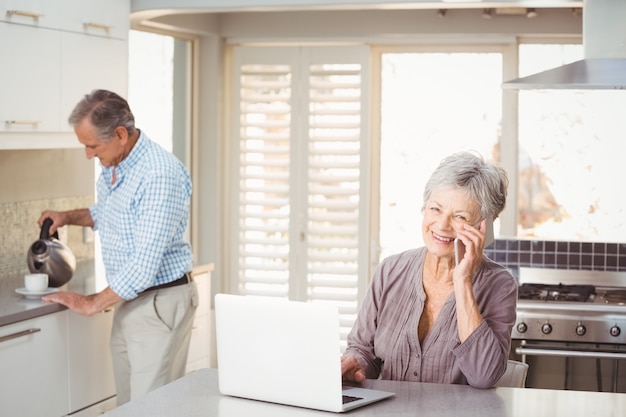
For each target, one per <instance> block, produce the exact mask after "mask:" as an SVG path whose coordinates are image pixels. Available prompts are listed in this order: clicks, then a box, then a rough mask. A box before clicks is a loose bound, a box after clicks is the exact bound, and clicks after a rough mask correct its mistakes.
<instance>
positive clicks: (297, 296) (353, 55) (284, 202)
mask: <svg viewBox="0 0 626 417" xmlns="http://www.w3.org/2000/svg"><path fill="white" fill-rule="evenodd" d="M234 49H235V50H234V54H233V62H234V64H235V65H234V69H235V71H234V72H235V74H236V76H235V77H234V80H233V97H235V100H233V104H234V108H233V111H234V114H233V116H234V117H233V122H234V125H233V128H232V131H233V132H234V136H235V137H234V138H233V139H234V140H233V146H234V147H235V149H233V151H234V152H236V154H238V155H240V157H239V160H238V161H239V163H238V165H237V166H236V167H233V168H234V169H233V174H234V178H236V180H235V182H234V184H235V188H236V190H237V191H236V192H235V193H234V199H235V200H236V201H234V202H233V204H234V206H235V208H236V210H237V214H238V215H237V216H235V217H236V221H234V222H233V224H235V229H236V230H235V231H234V233H233V234H232V236H234V237H235V240H236V243H235V244H234V246H233V248H234V251H233V260H232V261H233V263H232V266H233V268H234V269H233V270H234V271H236V274H233V277H234V281H235V282H233V288H236V289H237V292H239V293H241V294H250V295H265V296H276V297H285V298H286V297H288V298H290V299H292V300H299V301H310V302H325V303H333V304H335V305H338V306H339V307H340V313H341V328H342V340H343V339H345V335H346V334H347V332H348V331H349V330H350V328H351V327H352V324H353V322H354V319H355V317H356V313H357V309H358V303H359V301H360V299H361V298H362V297H363V295H364V290H365V289H366V288H367V282H368V278H369V277H368V276H367V274H368V268H367V266H368V261H369V259H368V253H369V247H368V244H367V242H368V241H369V238H368V216H367V214H368V213H367V209H366V207H367V205H366V203H367V192H368V190H369V176H368V175H366V174H367V169H365V168H364V167H367V166H368V165H369V159H368V155H369V152H368V147H369V136H368V135H367V129H366V128H364V126H367V120H366V119H367V117H365V116H366V114H365V111H364V109H366V108H367V107H366V105H365V103H366V99H367V96H366V94H364V88H363V85H366V84H367V81H368V80H367V74H368V72H367V62H368V61H367V59H368V58H367V57H368V54H367V50H366V49H365V48H361V47H349V48H348V47H235V48H234Z"/></svg>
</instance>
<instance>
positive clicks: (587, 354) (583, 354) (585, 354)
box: [515, 346, 626, 359]
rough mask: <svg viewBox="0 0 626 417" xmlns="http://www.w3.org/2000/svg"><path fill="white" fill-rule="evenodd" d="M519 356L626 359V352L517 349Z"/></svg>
mask: <svg viewBox="0 0 626 417" xmlns="http://www.w3.org/2000/svg"><path fill="white" fill-rule="evenodd" d="M515 353H517V354H518V355H529V356H570V357H574V358H601V359H626V352H624V353H618V352H597V351H582V350H568V349H537V348H527V347H521V346H520V347H517V348H515Z"/></svg>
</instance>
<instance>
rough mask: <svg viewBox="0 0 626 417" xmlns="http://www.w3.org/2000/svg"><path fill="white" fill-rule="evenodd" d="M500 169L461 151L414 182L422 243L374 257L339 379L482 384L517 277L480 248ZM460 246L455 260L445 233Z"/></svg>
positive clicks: (503, 361)
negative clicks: (377, 260)
mask: <svg viewBox="0 0 626 417" xmlns="http://www.w3.org/2000/svg"><path fill="white" fill-rule="evenodd" d="M507 187H508V178H507V175H506V172H505V171H504V170H503V169H502V168H501V167H499V166H497V165H495V164H493V163H490V162H486V161H485V160H483V158H482V157H480V156H478V155H476V154H474V153H469V152H462V153H457V154H453V155H451V156H449V157H447V158H445V159H444V160H443V161H442V162H441V164H440V165H439V167H438V168H437V169H436V170H435V171H434V172H433V174H432V176H431V177H430V179H429V180H428V182H427V184H426V187H425V189H424V206H423V208H422V211H423V221H422V235H423V238H424V242H425V246H423V247H420V248H418V249H412V250H408V251H405V252H403V253H400V254H397V255H392V256H390V257H388V258H386V259H384V260H383V261H382V262H381V264H380V265H379V266H378V267H377V269H376V271H375V273H374V276H373V279H372V283H371V287H370V289H369V291H368V293H367V295H366V297H365V299H364V301H363V305H362V307H361V309H360V311H359V314H358V317H357V320H356V322H355V325H354V327H353V328H352V330H351V332H350V333H349V335H348V346H347V348H346V351H345V353H344V355H343V356H342V358H341V372H342V376H343V378H344V380H346V381H354V382H361V381H363V380H364V379H365V378H382V379H392V380H402V381H423V382H435V383H446V384H469V385H471V386H473V387H476V388H490V387H492V386H493V385H494V384H495V383H496V382H497V381H498V380H499V379H500V377H501V376H502V374H503V373H504V371H505V370H506V366H507V359H508V354H509V349H510V345H511V339H510V336H511V328H512V326H513V324H514V322H515V305H516V300H517V282H516V280H515V278H514V277H513V276H512V275H511V274H510V273H509V272H508V271H507V270H506V269H505V268H504V267H502V266H501V265H499V264H497V263H495V262H494V261H492V260H491V259H489V258H487V257H486V256H485V255H484V254H483V248H484V246H485V234H486V230H487V221H489V220H492V219H495V218H496V217H497V216H498V215H499V214H500V213H501V212H502V210H503V209H504V206H505V203H506V193H507ZM455 238H458V239H459V240H460V241H461V242H462V243H463V245H464V246H465V248H466V250H465V254H464V255H463V257H462V258H461V259H460V260H459V263H458V265H457V264H456V263H455V254H454V240H455Z"/></svg>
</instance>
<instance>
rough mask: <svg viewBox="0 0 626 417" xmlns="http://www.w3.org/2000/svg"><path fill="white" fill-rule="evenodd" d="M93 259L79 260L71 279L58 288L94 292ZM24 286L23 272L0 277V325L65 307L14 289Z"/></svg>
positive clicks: (84, 292) (61, 309)
mask: <svg viewBox="0 0 626 417" xmlns="http://www.w3.org/2000/svg"><path fill="white" fill-rule="evenodd" d="M94 271H95V268H94V262H93V261H86V262H80V263H79V264H77V265H76V271H75V272H74V276H73V277H72V279H71V280H70V281H69V282H68V283H67V284H65V285H63V286H62V287H60V288H59V289H60V290H71V291H75V292H79V293H81V294H93V293H94V292H96V282H95V273H94ZM23 287H24V274H19V275H9V276H3V277H0V326H5V325H8V324H12V323H17V322H19V321H22V320H28V319H32V318H35V317H39V316H43V315H46V314H51V313H56V312H59V311H63V310H65V309H66V307H65V306H62V305H60V304H56V303H45V302H43V301H41V300H40V299H34V300H33V299H28V298H26V297H24V296H22V295H20V294H17V293H16V292H15V290H16V289H17V288H23Z"/></svg>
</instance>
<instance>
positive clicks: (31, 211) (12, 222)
mask: <svg viewBox="0 0 626 417" xmlns="http://www.w3.org/2000/svg"><path fill="white" fill-rule="evenodd" d="M92 203H93V196H91V195H89V196H85V197H67V198H58V199H50V200H38V201H24V202H17V203H2V204H0V230H1V231H2V232H1V233H0V277H2V276H6V275H13V274H21V273H25V272H28V266H27V264H26V254H27V253H28V249H29V248H30V245H31V244H32V243H33V242H35V241H36V240H37V239H39V233H40V231H41V229H40V228H39V225H38V224H37V220H38V219H39V216H40V215H41V212H42V211H44V210H46V209H52V210H69V209H75V208H81V207H87V206H89V205H90V204H92ZM59 239H60V240H61V241H62V242H63V243H65V244H66V245H68V247H69V248H70V249H71V250H72V252H73V253H74V256H76V260H77V262H81V261H83V260H89V259H93V258H94V244H93V242H88V243H85V242H83V228H82V227H77V226H65V227H62V228H61V229H60V230H59Z"/></svg>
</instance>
